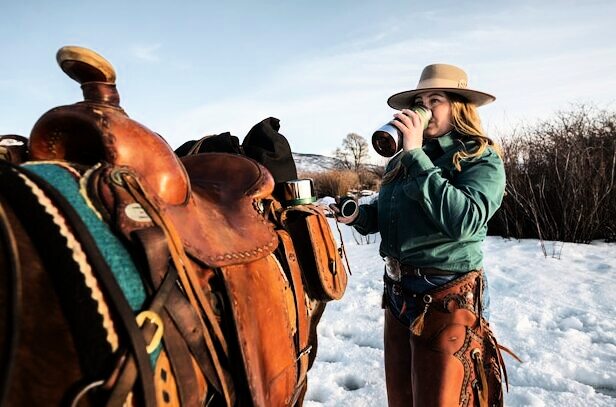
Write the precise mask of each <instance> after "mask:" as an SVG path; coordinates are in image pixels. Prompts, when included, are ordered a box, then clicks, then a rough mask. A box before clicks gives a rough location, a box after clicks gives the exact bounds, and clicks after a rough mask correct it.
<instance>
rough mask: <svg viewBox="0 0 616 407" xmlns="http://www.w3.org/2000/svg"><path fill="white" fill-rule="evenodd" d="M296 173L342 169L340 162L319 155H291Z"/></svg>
mask: <svg viewBox="0 0 616 407" xmlns="http://www.w3.org/2000/svg"><path fill="white" fill-rule="evenodd" d="M293 160H295V166H296V167H297V172H300V173H301V172H323V171H329V170H337V169H341V168H343V165H342V161H340V160H339V159H337V158H334V157H327V156H324V155H319V154H303V153H293Z"/></svg>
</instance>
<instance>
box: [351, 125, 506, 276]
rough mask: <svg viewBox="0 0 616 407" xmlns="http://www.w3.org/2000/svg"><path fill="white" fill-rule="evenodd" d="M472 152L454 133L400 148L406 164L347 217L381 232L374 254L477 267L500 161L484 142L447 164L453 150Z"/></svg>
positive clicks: (445, 266) (500, 189)
mask: <svg viewBox="0 0 616 407" xmlns="http://www.w3.org/2000/svg"><path fill="white" fill-rule="evenodd" d="M463 148H466V149H467V151H473V149H474V148H475V143H474V142H473V141H464V142H463V141H462V140H461V139H460V137H459V136H458V135H457V134H456V133H454V132H451V133H448V134H446V135H443V136H441V137H438V138H436V139H430V140H428V141H427V142H426V143H425V144H424V146H423V148H421V149H419V148H418V149H414V150H410V151H405V152H401V153H399V154H398V155H397V156H395V157H394V158H393V159H392V160H391V161H390V162H389V164H388V165H387V170H391V169H392V168H393V167H394V166H395V165H396V164H397V162H398V161H401V164H402V166H403V169H404V170H405V171H404V172H403V173H402V174H401V175H399V176H398V177H397V178H396V179H395V180H394V181H392V182H390V183H388V184H385V185H383V186H382V187H381V190H380V192H379V197H378V200H376V201H375V202H374V203H372V204H370V205H360V207H359V216H358V218H357V219H356V221H355V222H354V223H353V226H354V227H355V229H357V231H359V232H360V233H362V234H364V235H365V234H369V233H376V232H380V233H381V247H380V254H381V256H391V257H394V258H396V259H398V260H400V261H401V262H402V263H403V264H410V265H414V266H418V267H436V268H439V269H442V270H450V271H457V272H466V271H470V270H473V269H476V268H479V267H482V262H483V252H482V250H481V244H482V241H483V240H484V239H485V236H486V232H487V229H488V226H487V224H488V220H489V219H490V218H491V217H492V215H493V214H494V212H496V210H497V209H498V207H499V206H500V204H501V201H502V198H503V193H504V190H505V170H504V167H503V162H502V160H501V159H500V157H499V156H498V155H497V154H496V152H495V151H494V150H493V149H492V148H491V147H489V148H488V149H486V151H485V152H484V153H483V154H482V156H481V157H478V158H474V159H470V160H462V161H461V162H460V165H461V167H462V170H461V171H458V170H457V169H456V168H455V167H454V165H453V155H454V153H455V152H457V151H460V150H462V149H463Z"/></svg>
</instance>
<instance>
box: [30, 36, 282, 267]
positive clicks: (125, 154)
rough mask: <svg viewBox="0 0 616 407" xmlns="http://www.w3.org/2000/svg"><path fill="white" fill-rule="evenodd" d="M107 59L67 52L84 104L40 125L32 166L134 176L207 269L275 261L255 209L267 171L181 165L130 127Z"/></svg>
mask: <svg viewBox="0 0 616 407" xmlns="http://www.w3.org/2000/svg"><path fill="white" fill-rule="evenodd" d="M101 59H102V57H100V56H99V55H98V54H95V53H94V52H93V51H90V50H87V49H83V48H78V47H64V48H63V49H61V50H60V52H59V53H58V62H59V63H60V66H61V68H62V69H63V70H64V71H65V72H66V73H67V74H68V75H69V76H70V77H71V78H73V79H75V80H77V81H78V82H80V83H81V84H82V86H81V87H82V89H83V94H84V99H85V100H84V101H83V102H78V103H75V104H73V105H68V106H60V107H56V108H54V109H51V110H50V111H48V112H47V113H45V114H44V115H43V116H42V117H41V118H40V119H39V120H38V121H37V122H36V124H35V125H34V128H33V130H32V133H31V135H30V140H29V149H30V159H32V160H36V161H41V160H65V161H69V162H73V163H76V164H83V165H85V166H92V165H95V164H96V163H98V162H105V163H109V165H110V166H111V167H113V168H122V169H125V170H128V171H130V172H132V173H133V174H135V175H136V176H137V177H138V178H139V180H140V181H141V182H142V184H143V187H144V189H145V190H146V192H147V193H148V195H149V196H150V197H151V198H152V200H153V201H154V202H155V203H156V206H157V207H158V209H159V210H161V211H162V212H164V213H166V214H168V216H169V217H170V218H171V220H172V221H173V223H174V224H175V226H176V228H177V230H178V233H179V234H180V237H181V239H182V242H183V244H184V246H185V249H186V251H187V252H188V253H189V254H190V255H191V256H192V257H194V258H195V259H196V260H198V261H200V262H201V263H203V264H205V265H208V266H211V267H220V266H226V265H231V264H239V263H244V262H248V261H252V260H255V259H257V258H260V257H263V256H265V255H267V254H269V253H271V252H272V251H273V250H274V249H275V248H276V245H277V236H276V234H275V232H274V230H273V228H272V227H271V226H270V224H269V223H268V222H267V221H266V220H265V218H264V217H263V216H262V215H261V214H260V213H259V208H257V207H256V206H255V202H256V200H258V199H259V198H263V197H266V196H268V195H270V194H271V192H272V191H273V188H274V181H273V178H272V176H271V174H270V173H269V172H268V171H267V170H266V169H265V167H263V166H262V165H260V164H258V163H257V162H255V161H253V160H250V159H248V158H245V157H242V156H238V155H233V154H223V153H207V154H206V155H205V154H198V155H193V156H188V157H184V158H183V159H182V160H181V161H180V159H179V158H178V157H177V156H176V155H175V154H174V153H173V150H172V149H171V147H170V146H169V145H168V144H167V142H166V141H165V140H164V139H163V138H162V137H160V135H158V134H157V133H154V132H152V131H151V130H149V129H147V128H146V127H145V126H143V125H141V124H140V123H138V122H136V121H134V120H132V119H130V118H129V117H128V115H127V114H126V113H125V112H124V110H123V109H122V108H121V107H120V105H119V102H120V97H119V94H118V92H117V89H116V86H115V83H113V82H114V81H115V72H114V71H113V68H112V67H111V65H110V64H108V63H107V62H106V61H104V59H103V60H102V61H104V62H105V63H101V62H100V61H101ZM118 135H121V136H118ZM113 194H114V193H113V192H111V191H107V192H106V193H105V192H103V193H101V198H102V200H103V201H107V202H106V204H105V206H106V207H108V208H113V207H114V206H116V204H117V203H118V202H117V201H116V202H114V198H113ZM119 210H120V211H124V210H126V208H125V207H123V208H119ZM119 216H120V220H119V221H116V222H115V223H116V224H118V223H120V224H123V225H122V226H127V228H126V229H127V230H126V231H127V232H129V231H130V230H131V223H135V220H134V219H131V217H130V216H125V214H120V215H119ZM124 224H128V225H124ZM141 227H143V221H141V222H139V221H136V223H135V224H134V225H133V227H132V228H133V229H137V228H141ZM122 229H125V228H124V227H123V228H122Z"/></svg>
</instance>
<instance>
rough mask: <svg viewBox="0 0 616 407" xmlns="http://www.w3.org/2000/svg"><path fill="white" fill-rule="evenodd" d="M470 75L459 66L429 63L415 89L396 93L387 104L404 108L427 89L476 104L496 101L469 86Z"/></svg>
mask: <svg viewBox="0 0 616 407" xmlns="http://www.w3.org/2000/svg"><path fill="white" fill-rule="evenodd" d="M467 83H468V76H467V75H466V72H464V71H463V70H462V69H460V68H458V67H457V66H453V65H447V64H433V65H428V66H426V67H425V68H424V70H423V71H422V72H421V77H420V78H419V83H418V84H417V88H416V89H414V90H407V91H405V92H400V93H396V94H395V95H393V96H391V97H390V98H389V99H387V104H388V105H389V106H391V107H393V108H394V109H398V110H402V109H405V108H408V107H410V106H412V105H414V98H415V96H416V95H417V94H419V93H423V92H427V91H443V92H449V93H455V94H457V95H460V96H463V97H464V98H466V99H467V100H468V101H469V102H470V103H472V104H474V105H475V106H482V105H486V104H488V103H492V102H494V100H496V98H495V97H494V96H492V95H490V94H488V93H484V92H479V91H477V90H472V89H468V88H467V86H468V85H467Z"/></svg>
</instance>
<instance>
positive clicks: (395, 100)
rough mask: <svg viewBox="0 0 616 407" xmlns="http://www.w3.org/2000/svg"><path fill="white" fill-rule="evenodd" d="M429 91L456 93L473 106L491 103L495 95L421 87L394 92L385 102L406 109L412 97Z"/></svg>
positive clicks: (396, 107) (464, 90) (476, 91)
mask: <svg viewBox="0 0 616 407" xmlns="http://www.w3.org/2000/svg"><path fill="white" fill-rule="evenodd" d="M430 91H441V92H448V93H455V94H456V95H460V96H463V97H464V98H465V99H467V100H468V101H469V102H470V103H472V104H474V105H475V106H483V105H487V104H488V103H492V102H494V101H495V100H496V97H494V96H492V95H490V94H488V93H484V92H480V91H478V90H472V89H460V88H423V89H414V90H407V91H404V92H400V93H396V94H395V95H392V96H390V97H389V99H387V104H388V105H389V106H391V107H393V108H394V109H396V110H402V109H407V108H409V107H411V106H413V105H414V104H415V103H414V102H415V101H414V98H415V96H417V95H418V94H420V93H425V92H430Z"/></svg>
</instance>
